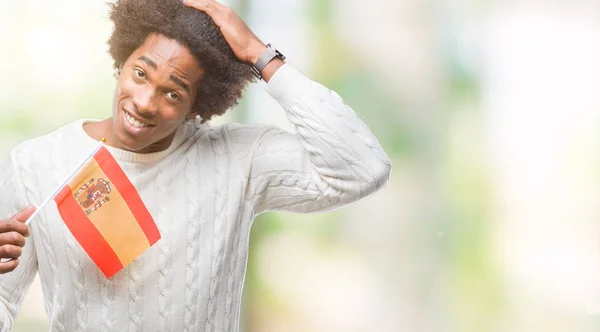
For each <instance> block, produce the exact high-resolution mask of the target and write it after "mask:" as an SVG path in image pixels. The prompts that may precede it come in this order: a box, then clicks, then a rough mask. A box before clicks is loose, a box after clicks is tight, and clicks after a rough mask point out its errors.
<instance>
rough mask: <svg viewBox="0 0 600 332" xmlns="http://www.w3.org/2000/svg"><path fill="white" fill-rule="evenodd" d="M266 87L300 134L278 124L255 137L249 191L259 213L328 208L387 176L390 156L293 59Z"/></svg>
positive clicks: (363, 194)
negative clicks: (276, 126) (296, 65)
mask: <svg viewBox="0 0 600 332" xmlns="http://www.w3.org/2000/svg"><path fill="white" fill-rule="evenodd" d="M267 92H268V93H269V94H270V95H271V96H272V97H273V98H274V99H275V100H276V101H277V102H278V103H279V105H281V107H282V108H283V109H284V110H285V112H286V114H287V117H288V119H289V121H290V122H291V123H292V124H293V125H294V127H295V128H296V132H297V134H292V133H289V132H286V131H284V130H281V129H279V128H275V127H273V128H270V129H267V130H265V131H264V132H263V133H262V135H260V136H259V138H258V139H257V140H256V141H255V144H254V146H253V148H252V160H251V165H250V174H249V179H248V186H247V193H246V197H247V200H248V202H249V203H250V204H251V205H253V207H254V209H255V211H256V212H257V213H260V212H263V211H268V210H285V211H292V212H323V211H329V210H333V209H337V208H340V207H342V206H345V205H347V204H349V203H352V202H355V201H357V200H359V199H361V198H364V197H367V196H369V195H371V194H373V193H375V192H376V191H378V190H379V189H381V188H382V187H383V186H384V185H385V184H386V183H387V182H388V180H389V177H390V174H391V162H390V160H389V158H388V156H387V155H386V153H385V152H384V151H383V149H382V147H381V145H380V144H379V142H378V141H377V139H376V138H375V136H374V135H373V134H372V133H371V131H370V129H369V128H368V127H367V125H366V124H365V123H364V122H363V121H362V120H361V119H360V118H359V117H358V115H357V114H356V113H355V112H354V111H353V110H352V109H351V108H350V107H349V106H348V105H346V104H345V103H344V101H343V100H342V98H341V97H340V96H339V95H338V94H337V93H335V92H334V91H331V90H329V89H328V88H326V87H324V86H323V85H321V84H319V83H316V82H314V81H312V80H310V79H309V78H307V77H306V76H305V75H303V74H302V73H301V72H300V71H299V70H298V69H296V68H295V67H293V66H292V65H291V64H289V63H288V64H285V65H283V66H282V67H281V68H279V69H278V70H277V72H276V73H275V75H274V76H273V77H272V78H271V80H270V81H269V83H268V85H267Z"/></svg>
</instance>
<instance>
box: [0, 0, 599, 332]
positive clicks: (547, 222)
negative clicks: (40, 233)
mask: <svg viewBox="0 0 600 332" xmlns="http://www.w3.org/2000/svg"><path fill="white" fill-rule="evenodd" d="M223 2H224V3H225V4H227V5H230V6H232V7H234V8H235V9H236V10H237V11H238V13H239V14H240V15H241V16H242V17H243V18H244V19H245V20H246V21H247V22H248V24H249V25H250V26H251V28H252V29H253V30H254V31H255V32H256V33H257V35H258V36H259V37H261V39H262V40H263V41H265V42H270V43H272V44H274V45H276V46H277V47H278V48H279V49H280V50H281V51H283V53H285V54H286V55H287V56H288V59H289V60H290V61H291V62H293V63H294V64H295V65H296V66H298V67H299V68H300V69H302V70H303V71H304V72H305V73H307V74H308V75H309V76H310V77H312V78H313V79H315V80H317V81H319V82H321V83H323V84H325V85H326V86H328V87H330V88H331V89H333V90H336V91H337V92H338V93H339V94H340V95H341V96H342V97H343V98H344V99H345V100H346V102H347V103H348V104H349V105H350V106H352V107H353V108H354V109H355V110H356V112H357V113H358V114H359V115H360V116H361V118H363V120H364V121H365V122H366V123H367V124H368V125H369V126H370V127H371V129H372V131H373V132H374V133H375V135H376V136H377V137H378V138H379V140H380V142H381V144H382V145H383V146H384V148H385V150H386V151H387V152H388V154H389V155H390V157H391V158H392V162H393V166H394V170H393V174H392V179H391V182H390V183H389V185H388V186H387V187H386V189H385V190H383V191H382V192H380V193H379V194H377V195H376V196H374V197H371V198H368V199H365V200H363V201H361V202H359V203H357V204H355V205H353V206H351V207H348V208H346V209H343V210H340V211H337V212H333V213H328V214H319V215H294V214H287V213H269V214H263V215H261V216H259V218H258V219H257V220H256V221H255V223H254V226H253V233H252V236H251V251H250V258H249V262H248V271H247V277H246V284H245V288H244V304H243V326H242V328H243V330H244V331H247V332H255V331H256V332H258V331H261V332H271V331H290V332H294V331H298V332H300V331H315V332H321V331H323V332H325V331H327V332H337V331H339V332H342V331H343V332H348V331H350V332H359V331H360V332H363V331H364V332H367V331H368V332H370V331H407V332H413V331H426V332H434V331H436V332H437V331H444V332H446V331H460V332H470V331H473V332H480V331H502V332H504V331H506V332H508V331H510V332H513V331H527V332H533V331H547V332H553V331H556V332H558V331H561V332H564V331H598V329H600V227H599V226H598V224H599V223H598V220H599V217H600V200H599V198H600V185H599V184H600V175H599V172H598V170H599V169H600V167H599V166H600V61H599V59H600V3H599V2H597V1H591V0H590V1H584V0H575V1H566V0H563V1H561V0H557V1H552V2H542V1H533V0H527V1H519V2H516V1H513V2H506V1H491V0H490V1H474V0H462V1H458V0H435V1H424V0H401V1H397V0H371V1H368V2H364V1H357V0H286V1H275V0H230V1H223ZM107 13H108V7H107V5H106V3H105V2H104V1H78V0H57V1H52V2H50V1H43V0H23V1H3V2H2V3H1V4H0V35H1V36H2V37H3V40H2V44H1V50H2V53H0V84H1V89H0V156H4V155H5V154H6V153H7V152H8V150H9V149H10V148H11V147H12V146H13V145H14V144H16V143H17V142H19V141H21V140H24V139H27V138H31V137H35V136H38V135H40V134H44V133H47V132H50V131H52V130H54V129H56V128H58V127H59V126H62V125H64V124H66V123H68V122H70V121H72V120H74V119H76V118H82V117H84V118H105V117H108V116H110V114H111V103H112V90H113V88H114V77H113V71H112V66H111V59H110V57H109V56H108V54H107V52H106V50H107V47H106V40H107V39H108V36H109V34H110V32H111V24H110V22H109V20H108V19H107ZM263 88H264V86H263V84H262V83H257V84H255V85H253V86H252V87H250V88H249V89H248V90H247V92H246V94H245V97H244V100H243V101H242V102H241V104H240V105H239V106H238V107H237V108H236V109H233V110H231V111H230V112H228V113H227V114H226V115H225V116H223V117H222V118H220V119H217V120H216V121H215V122H228V121H238V122H256V123H269V124H275V125H279V126H281V127H284V128H287V129H290V130H291V129H292V127H291V125H290V124H288V123H287V121H286V119H285V115H284V114H283V112H282V111H281V110H280V109H278V106H277V105H276V104H275V103H274V102H273V101H272V100H270V99H269V97H268V96H267V95H266V93H265V92H264V91H263ZM45 330H47V318H46V316H45V313H44V309H43V300H42V295H41V288H40V286H39V283H38V282H37V281H36V283H34V285H33V286H32V288H31V290H30V292H29V294H28V296H27V298H26V300H25V303H24V304H23V308H22V312H21V314H20V316H19V317H18V319H17V323H16V326H15V328H14V331H21V332H22V331H45Z"/></svg>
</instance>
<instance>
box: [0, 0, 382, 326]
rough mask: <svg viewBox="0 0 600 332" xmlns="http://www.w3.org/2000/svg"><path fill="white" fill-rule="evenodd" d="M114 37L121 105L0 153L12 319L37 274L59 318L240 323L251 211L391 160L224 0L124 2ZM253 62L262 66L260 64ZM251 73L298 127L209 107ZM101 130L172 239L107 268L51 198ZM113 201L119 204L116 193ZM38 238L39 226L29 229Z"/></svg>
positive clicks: (334, 98) (303, 204)
mask: <svg viewBox="0 0 600 332" xmlns="http://www.w3.org/2000/svg"><path fill="white" fill-rule="evenodd" d="M111 19H112V20H113V21H114V24H115V29H114V32H113V35H112V36H111V39H110V40H109V45H110V53H111V55H112V56H113V58H114V60H115V68H116V69H117V72H118V82H117V87H116V90H115V96H114V106H113V113H112V117H111V118H108V119H106V120H103V121H92V120H79V121H76V122H74V123H71V124H69V125H67V126H65V127H63V128H60V129H58V130H57V131H55V132H53V133H50V134H48V135H45V136H43V137H40V138H36V139H32V140H29V141H26V142H24V143H21V144H19V145H18V146H17V147H15V148H14V149H12V150H11V152H10V154H9V156H8V157H7V158H6V159H5V161H4V162H3V163H2V164H0V215H2V216H10V215H14V214H16V215H15V216H14V217H13V218H11V219H8V220H2V221H0V258H12V260H11V261H9V262H2V263H0V273H3V275H2V276H0V325H1V326H2V329H1V330H2V331H6V330H8V329H9V328H10V326H11V325H12V322H13V319H14V317H15V315H16V314H17V312H18V308H19V304H20V302H21V300H22V299H23V295H24V294H25V292H26V289H27V287H28V286H29V284H30V283H31V281H32V279H33V277H34V276H35V274H36V272H39V274H40V278H41V282H42V287H43V291H44V295H45V305H46V311H47V312H48V314H49V318H50V326H51V328H50V329H51V331H84V330H89V331H125V330H129V331H236V330H237V329H238V321H239V313H240V300H241V295H242V285H243V280H244V274H245V268H246V259H247V253H248V236H249V233H250V226H251V223H252V220H253V219H254V218H255V216H256V215H258V214H260V213H262V212H264V211H268V210H287V211H295V212H317V211H328V210H331V209H335V208H339V207H342V206H344V205H347V204H349V203H351V202H355V201H357V200H359V199H361V198H363V197H366V196H368V195H370V194H372V193H374V192H376V191H377V190H378V189H380V188H381V187H382V186H383V185H384V184H385V183H386V182H387V181H388V179H389V175H390V172H391V165H390V161H389V159H388V157H387V155H386V154H385V152H384V151H383V150H382V148H381V146H380V145H379V143H378V142H377V140H376V138H375V137H374V136H373V135H372V134H371V132H370V131H369V129H368V128H367V126H366V125H365V124H364V123H363V122H362V121H361V120H360V119H359V118H358V117H357V116H356V114H355V113H354V112H353V111H352V110H351V109H350V108H349V107H348V106H347V105H345V104H344V102H343V100H342V99H341V98H340V97H339V96H338V95H337V94H336V93H334V92H332V91H330V90H329V89H327V88H325V87H323V86H322V85H320V84H318V83H316V82H313V81H311V80H310V79H308V78H307V77H305V76H304V75H303V74H301V73H300V72H299V71H298V70H297V69H295V68H294V67H293V66H292V65H291V64H286V63H285V62H284V57H283V56H282V55H281V54H280V53H278V52H277V51H275V50H274V49H272V48H271V47H267V46H266V45H265V44H263V43H262V42H261V41H260V40H259V39H258V38H257V37H256V36H255V35H254V34H253V33H252V32H251V31H250V30H249V28H248V27H247V26H246V24H245V23H244V22H243V21H242V20H241V19H240V18H239V17H238V16H237V15H236V14H235V13H234V12H233V11H232V10H231V9H230V8H228V7H226V6H224V5H222V4H220V3H218V2H216V1H214V0H208V1H207V0H201V1H199V0H188V1H186V2H185V3H183V4H182V3H181V2H179V0H126V1H125V0H121V1H117V2H116V4H114V5H113V7H112V12H111ZM252 68H254V69H252ZM252 71H254V72H255V73H256V74H257V75H258V76H260V77H261V78H262V79H264V80H265V81H266V82H268V83H267V87H266V89H267V92H268V93H269V94H270V95H271V96H272V97H273V98H274V99H275V100H276V101H277V102H278V103H279V104H280V105H281V106H282V108H283V110H284V111H285V112H286V114H287V116H288V118H289V120H290V121H291V122H292V123H293V124H294V126H295V127H296V131H297V132H298V134H291V133H287V132H285V131H282V130H280V129H278V128H275V127H267V126H249V125H240V124H228V125H225V126H221V127H217V126H212V125H210V124H209V123H208V122H207V120H208V119H210V118H211V117H212V116H213V115H218V114H222V113H223V112H224V111H225V110H226V109H227V108H229V107H231V106H233V105H234V104H235V103H237V101H238V99H239V97H240V95H241V92H242V90H243V88H244V87H245V86H246V84H247V83H248V82H249V81H251V80H252V77H253V76H252ZM101 139H105V141H106V145H107V147H108V149H109V150H110V152H111V153H112V155H113V156H114V157H115V158H116V159H117V161H118V162H119V164H120V166H121V167H122V168H123V170H124V172H125V173H126V174H127V176H128V177H129V179H130V180H131V181H132V183H133V184H134V186H135V187H136V189H137V190H138V192H139V194H140V196H141V198H142V199H143V201H144V203H145V204H146V206H147V207H148V209H149V211H150V213H151V215H152V216H153V218H154V220H155V222H156V224H157V227H158V229H159V231H160V233H161V237H162V238H161V240H159V241H158V242H157V243H156V244H155V245H154V246H152V247H151V248H150V249H148V250H147V251H146V252H144V253H143V254H142V255H141V256H140V257H138V258H137V259H136V260H135V261H134V262H132V263H131V264H129V265H128V266H126V267H125V268H124V269H123V270H121V271H120V272H118V273H117V274H115V275H114V276H112V277H111V278H110V279H107V278H105V277H104V275H102V273H101V272H100V271H99V270H98V268H97V267H96V266H95V265H94V263H93V262H92V261H91V260H90V258H89V257H88V256H87V255H86V253H85V252H84V251H83V249H82V248H81V247H80V246H79V245H78V244H77V242H76V241H75V239H74V237H73V235H72V234H71V233H70V232H69V230H68V228H67V227H65V225H64V223H63V222H62V220H61V218H60V215H59V213H58V211H57V209H56V207H55V206H48V207H46V208H44V210H43V211H42V212H41V213H40V214H39V215H38V216H37V217H36V219H35V221H34V222H33V223H32V224H31V225H30V226H31V229H29V228H28V227H27V226H25V225H24V224H23V222H24V221H25V220H27V218H28V217H29V216H30V215H31V214H32V213H33V211H34V210H35V208H33V207H27V206H28V205H37V204H39V203H40V202H41V201H43V200H44V198H45V195H48V193H49V192H51V191H52V190H53V189H54V188H55V187H56V186H57V185H58V184H59V183H60V182H61V181H62V180H64V178H65V177H66V176H67V175H68V174H69V173H70V172H71V171H72V170H73V167H75V165H77V163H78V161H80V160H81V159H82V158H83V157H84V156H86V155H87V154H88V153H89V152H90V151H91V150H92V149H93V148H94V146H96V145H97V142H98V141H99V140H101ZM107 204H108V203H107ZM26 237H27V238H26Z"/></svg>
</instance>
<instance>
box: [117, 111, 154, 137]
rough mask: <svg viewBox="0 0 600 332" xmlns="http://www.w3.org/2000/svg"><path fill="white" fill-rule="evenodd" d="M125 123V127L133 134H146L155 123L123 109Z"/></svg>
mask: <svg viewBox="0 0 600 332" xmlns="http://www.w3.org/2000/svg"><path fill="white" fill-rule="evenodd" d="M122 114H123V124H124V127H125V129H126V130H127V131H128V132H129V133H130V134H133V135H145V134H147V133H148V132H150V131H151V130H152V128H154V125H153V124H150V123H148V122H145V121H143V120H141V119H140V118H139V117H137V116H135V115H133V114H131V113H129V112H127V111H125V110H123V112H122Z"/></svg>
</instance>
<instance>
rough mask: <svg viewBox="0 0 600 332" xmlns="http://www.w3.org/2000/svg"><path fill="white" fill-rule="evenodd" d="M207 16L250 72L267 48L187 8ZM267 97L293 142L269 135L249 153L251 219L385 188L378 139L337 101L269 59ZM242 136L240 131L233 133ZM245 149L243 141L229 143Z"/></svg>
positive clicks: (216, 17) (220, 19)
mask: <svg viewBox="0 0 600 332" xmlns="http://www.w3.org/2000/svg"><path fill="white" fill-rule="evenodd" d="M184 4H186V5H187V6H190V7H193V8H195V9H198V10H201V11H203V12H205V13H206V14H208V15H209V16H210V17H211V18H212V19H213V21H214V22H215V23H216V25H217V26H218V27H219V28H220V30H221V33H222V34H223V36H224V37H225V40H226V41H227V42H228V44H229V46H230V47H231V49H232V50H233V53H234V54H235V55H236V56H237V57H238V59H239V60H241V61H243V62H246V63H248V64H249V65H254V64H255V63H256V61H257V59H259V57H260V56H261V54H262V53H263V52H264V51H265V49H266V46H265V44H264V43H263V42H262V41H260V39H258V38H257V37H256V35H254V33H252V31H250V29H249V28H248V26H247V25H246V24H245V23H244V22H243V21H242V20H241V19H240V18H239V16H238V15H237V14H236V13H235V12H234V11H233V10H232V9H231V8H229V7H227V6H225V5H222V4H220V3H218V2H216V1H214V0H187V1H184ZM261 75H262V78H263V79H264V80H265V81H267V82H268V85H267V91H268V92H269V93H270V94H271V96H272V97H273V98H274V99H275V100H277V102H279V104H280V105H281V106H282V108H283V109H284V110H285V112H286V114H287V116H288V119H289V120H290V121H291V122H292V124H293V125H294V126H295V128H296V131H297V134H292V133H287V132H285V131H283V130H280V129H277V128H272V129H270V130H265V131H264V132H262V133H261V134H260V135H259V136H258V138H257V139H255V140H254V142H255V144H254V145H253V147H252V151H251V162H250V168H249V169H250V170H249V171H248V174H247V176H248V183H247V191H246V198H247V201H248V203H249V204H251V205H253V207H254V208H255V210H256V212H257V213H259V212H262V211H266V210H289V211H297V212H315V211H325V210H330V209H334V208H337V207H341V206H343V205H345V204H348V203H351V202H354V201H357V200H359V199H361V198H363V197H366V196H368V195H370V194H372V193H374V192H375V191H377V190H378V189H380V188H381V187H382V186H383V185H384V184H385V183H387V181H388V179H389V177H390V173H391V163H390V160H389V158H388V156H387V155H386V154H385V152H384V151H383V149H382V148H381V146H380V145H379V142H378V141H377V139H376V138H375V137H374V136H373V134H372V133H371V131H370V130H369V128H368V127H367V126H366V125H365V123H364V122H362V121H361V120H360V118H359V117H358V116H357V115H356V113H354V111H353V110H352V109H351V108H350V107H348V106H347V105H346V104H345V103H344V101H343V100H342V98H340V96H339V95H338V94H337V93H335V92H333V91H331V90H329V89H328V88H326V87H324V86H322V85H321V84H318V83H316V82H314V81H312V80H310V79H309V78H307V77H306V76H304V75H303V74H302V73H301V72H300V71H298V70H297V69H296V68H295V67H293V66H292V65H290V64H284V62H283V61H282V60H281V59H279V58H275V59H274V60H273V61H271V62H269V64H268V65H267V66H266V67H265V68H264V70H263V71H262V72H261ZM232 135H242V136H244V135H245V134H244V130H241V131H238V132H237V133H232ZM238 139H239V140H241V141H247V140H249V139H251V137H250V136H248V137H236V138H234V140H238Z"/></svg>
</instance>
